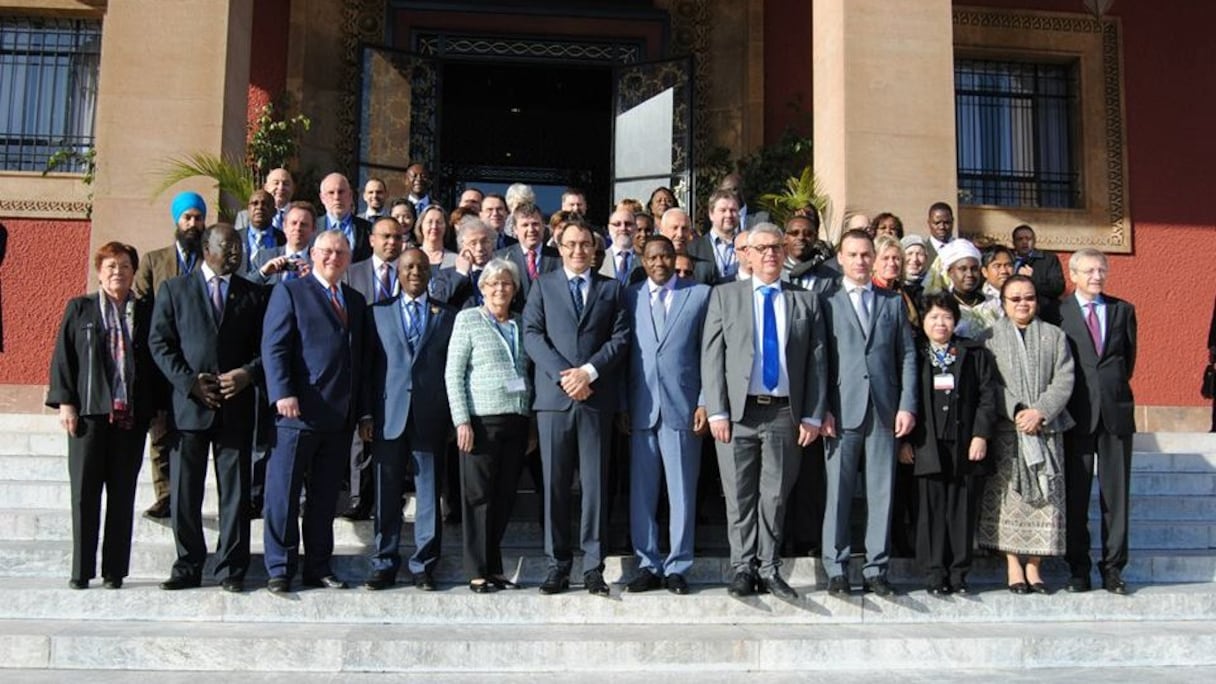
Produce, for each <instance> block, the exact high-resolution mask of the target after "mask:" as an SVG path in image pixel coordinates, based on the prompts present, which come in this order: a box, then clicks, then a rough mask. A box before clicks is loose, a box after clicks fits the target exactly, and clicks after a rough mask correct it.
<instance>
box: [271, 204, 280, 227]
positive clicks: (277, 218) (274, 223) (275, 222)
mask: <svg viewBox="0 0 1216 684" xmlns="http://www.w3.org/2000/svg"><path fill="white" fill-rule="evenodd" d="M270 225H272V226H274V227H275V230H283V210H282V209H280V210H278V211H276V212H275V213H274V218H272V219H270Z"/></svg>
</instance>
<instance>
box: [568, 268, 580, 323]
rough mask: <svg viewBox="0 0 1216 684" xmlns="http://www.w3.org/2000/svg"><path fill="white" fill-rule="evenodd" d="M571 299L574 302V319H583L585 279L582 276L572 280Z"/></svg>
mask: <svg viewBox="0 0 1216 684" xmlns="http://www.w3.org/2000/svg"><path fill="white" fill-rule="evenodd" d="M570 299H571V301H573V302H574V317H575V318H577V319H582V317H583V279H582V277H581V276H574V277H573V278H571V279H570Z"/></svg>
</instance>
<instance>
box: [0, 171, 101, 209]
mask: <svg viewBox="0 0 1216 684" xmlns="http://www.w3.org/2000/svg"><path fill="white" fill-rule="evenodd" d="M89 209H90V202H89V189H88V187H87V186H86V185H85V184H84V183H83V182H81V180H80V176H78V175H74V174H48V175H46V176H42V175H40V174H29V173H0V217H4V218H33V219H87V218H88V217H89Z"/></svg>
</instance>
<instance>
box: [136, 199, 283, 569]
mask: <svg viewBox="0 0 1216 684" xmlns="http://www.w3.org/2000/svg"><path fill="white" fill-rule="evenodd" d="M267 198H268V199H269V195H267ZM202 243H203V262H202V264H201V265H200V267H199V268H198V269H197V270H196V271H194V272H193V273H190V274H187V275H184V276H179V277H177V278H172V279H170V280H167V281H165V284H164V285H162V286H161V288H160V292H158V293H157V296H156V308H155V311H154V313H153V315H152V330H151V333H150V335H149V338H148V346H149V349H150V350H151V352H152V358H153V359H154V360H155V361H156V365H157V366H158V367H159V368H160V370H161V372H162V373H163V374H164V376H165V379H166V380H168V382H169V384H170V385H171V386H172V388H173V413H174V424H175V425H176V426H177V430H178V438H177V441H176V443H175V444H174V447H173V453H172V459H173V465H172V468H171V470H170V472H171V473H172V478H171V479H172V483H173V493H172V495H171V497H170V507H171V509H172V518H173V535H174V538H175V539H176V540H177V560H176V562H174V564H173V571H172V574H171V575H170V577H169V579H168V580H166V581H165V582H163V583H161V588H162V589H167V590H175V589H187V588H191V587H197V586H199V584H200V582H201V580H202V572H203V563H204V562H205V561H206V560H207V544H206V541H205V540H204V539H203V510H202V509H203V489H204V484H205V483H206V479H207V457H208V452H209V451H212V450H213V451H214V453H215V476H216V480H217V481H218V482H219V495H220V501H219V528H220V544H219V550H218V553H217V560H218V562H217V564H216V568H215V571H216V573H217V574H221V575H222V578H221V585H222V586H223V588H224V589H225V590H226V591H230V592H241V591H243V590H244V586H245V572H246V570H247V569H248V566H249V517H248V515H246V512H247V509H248V505H249V485H250V483H249V473H250V456H251V451H252V448H253V440H252V435H253V427H254V402H255V392H254V389H253V387H252V385H254V384H255V383H258V382H260V380H261V374H262V361H261V350H260V348H259V341H260V339H261V334H260V332H261V328H262V316H263V313H264V311H265V300H264V299H263V293H262V288H260V287H258V286H257V285H254V284H253V283H250V282H249V281H247V280H245V279H243V278H240V277H236V275H235V274H236V273H237V272H238V271H239V270H240V268H241V264H242V262H243V255H242V250H241V245H242V242H241V238H240V237H239V236H238V235H237V232H236V231H235V230H234V229H233V228H232V226H230V225H228V224H226V223H220V224H216V225H213V226H210V227H208V228H207V229H206V230H204V231H203V237H202Z"/></svg>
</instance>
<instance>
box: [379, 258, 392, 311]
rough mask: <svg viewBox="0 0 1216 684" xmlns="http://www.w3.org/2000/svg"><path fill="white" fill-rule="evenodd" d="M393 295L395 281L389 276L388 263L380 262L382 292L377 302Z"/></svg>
mask: <svg viewBox="0 0 1216 684" xmlns="http://www.w3.org/2000/svg"><path fill="white" fill-rule="evenodd" d="M392 295H393V283H392V281H391V280H390V279H389V277H388V263H383V264H380V292H379V294H378V296H377V297H376V301H377V302H382V301H384V300H386V299H388V298H389V297H391V296H392Z"/></svg>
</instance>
